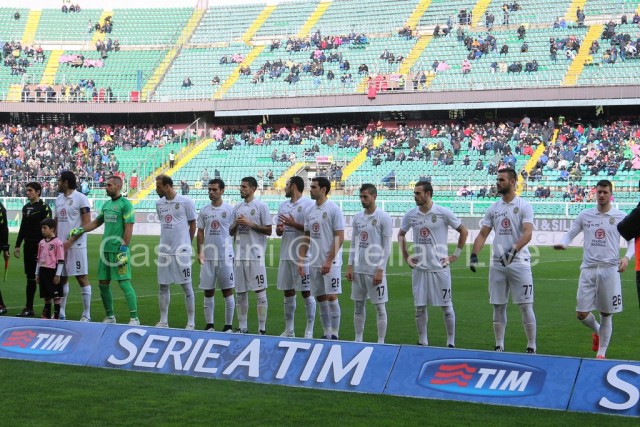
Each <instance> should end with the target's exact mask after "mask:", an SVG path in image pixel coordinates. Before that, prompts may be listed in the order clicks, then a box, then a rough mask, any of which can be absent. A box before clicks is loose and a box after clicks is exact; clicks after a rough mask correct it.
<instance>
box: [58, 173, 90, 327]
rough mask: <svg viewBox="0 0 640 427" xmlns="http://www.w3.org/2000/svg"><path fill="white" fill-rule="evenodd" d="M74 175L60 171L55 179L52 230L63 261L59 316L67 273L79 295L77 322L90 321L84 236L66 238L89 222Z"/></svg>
mask: <svg viewBox="0 0 640 427" xmlns="http://www.w3.org/2000/svg"><path fill="white" fill-rule="evenodd" d="M77 188H78V185H77V181H76V176H75V174H74V173H73V172H71V171H63V172H62V173H61V174H60V177H59V178H58V192H59V193H60V194H58V197H56V216H55V220H56V224H57V227H56V230H57V233H58V237H59V238H60V240H62V241H63V242H64V249H65V256H64V257H65V260H64V267H62V276H61V277H60V283H62V290H63V297H62V301H61V302H60V319H65V318H66V316H67V315H66V305H67V294H68V293H69V276H75V277H76V280H77V281H78V284H79V285H80V293H81V294H82V305H83V310H82V316H81V317H80V321H81V322H90V321H91V285H90V284H89V279H88V277H87V274H88V273H89V264H88V262H87V236H85V235H83V236H81V237H80V238H79V239H77V240H75V241H74V242H73V243H72V242H71V241H68V240H67V237H68V236H69V232H70V231H71V230H73V229H74V228H78V227H82V226H83V225H87V224H89V223H90V222H91V214H90V213H89V211H90V205H89V199H87V196H85V195H84V194H82V193H81V192H79V191H77V190H76V189H77Z"/></svg>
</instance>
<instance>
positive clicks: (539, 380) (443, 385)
mask: <svg viewBox="0 0 640 427" xmlns="http://www.w3.org/2000/svg"><path fill="white" fill-rule="evenodd" d="M546 376H547V374H546V372H545V371H542V370H540V369H538V368H534V367H532V366H528V365H522V364H519V363H510V362H499V361H489V360H480V359H444V360H442V359H441V360H434V361H431V362H426V363H425V364H424V365H422V369H421V370H420V375H419V377H418V384H420V385H421V386H423V387H426V388H430V389H432V390H437V391H441V392H446V393H455V394H465V395H471V396H485V397H520V396H530V395H534V394H538V393H540V391H541V390H542V386H543V385H544V380H545V378H546Z"/></svg>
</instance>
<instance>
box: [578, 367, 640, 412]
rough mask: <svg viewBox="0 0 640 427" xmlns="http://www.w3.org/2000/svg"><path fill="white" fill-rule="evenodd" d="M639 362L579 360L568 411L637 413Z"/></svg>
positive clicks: (639, 379)
mask: <svg viewBox="0 0 640 427" xmlns="http://www.w3.org/2000/svg"><path fill="white" fill-rule="evenodd" d="M639 401H640V362H630V361H621V360H611V361H610V360H583V361H582V364H581V366H580V371H579V372H578V379H577V381H576V386H575V389H574V391H573V396H571V403H570V404H569V410H570V411H582V412H601V413H607V414H616V415H627V416H633V417H639V416H640V405H639V404H638V403H639Z"/></svg>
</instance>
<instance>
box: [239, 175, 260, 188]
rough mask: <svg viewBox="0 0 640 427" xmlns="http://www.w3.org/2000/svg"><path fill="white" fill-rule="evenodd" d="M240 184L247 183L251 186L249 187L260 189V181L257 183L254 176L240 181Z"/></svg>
mask: <svg viewBox="0 0 640 427" xmlns="http://www.w3.org/2000/svg"><path fill="white" fill-rule="evenodd" d="M240 182H241V183H242V182H246V183H247V184H249V187H251V188H253V189H254V190H255V189H256V188H258V181H256V179H255V178H254V177H252V176H245V177H244V178H242V179H241V180H240Z"/></svg>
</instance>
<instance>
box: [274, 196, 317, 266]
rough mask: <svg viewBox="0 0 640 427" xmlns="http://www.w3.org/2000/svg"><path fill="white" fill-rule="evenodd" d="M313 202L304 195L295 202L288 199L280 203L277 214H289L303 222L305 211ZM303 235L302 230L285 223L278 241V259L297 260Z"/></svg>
mask: <svg viewBox="0 0 640 427" xmlns="http://www.w3.org/2000/svg"><path fill="white" fill-rule="evenodd" d="M313 204H314V203H313V200H311V199H308V198H306V197H301V198H299V199H298V200H296V202H295V203H291V201H290V200H288V201H286V202H284V203H281V204H280V207H279V208H278V216H280V215H283V216H287V217H288V216H289V215H291V216H292V217H293V219H294V221H295V222H297V223H298V224H304V218H305V215H306V212H307V210H308V209H309V207H310V206H312V205H313ZM303 236H304V231H301V230H297V229H295V228H294V227H289V226H288V225H285V227H284V230H283V233H282V240H281V242H280V259H282V260H291V261H295V260H297V259H298V254H299V253H300V243H301V242H302V238H303Z"/></svg>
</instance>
